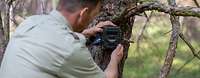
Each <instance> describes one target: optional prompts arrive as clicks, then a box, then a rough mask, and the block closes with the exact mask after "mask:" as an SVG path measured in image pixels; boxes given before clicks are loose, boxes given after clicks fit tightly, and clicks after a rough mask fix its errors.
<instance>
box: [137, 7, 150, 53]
mask: <svg viewBox="0 0 200 78" xmlns="http://www.w3.org/2000/svg"><path fill="white" fill-rule="evenodd" d="M144 15H145V17H146V22H145V24H144V26H142V29H141V30H140V32H139V35H138V37H137V40H136V42H137V48H136V50H139V48H140V40H141V39H142V36H143V33H144V30H145V29H146V27H147V25H148V23H149V21H150V19H151V17H152V15H153V11H151V13H150V15H149V16H148V15H147V14H146V12H144Z"/></svg>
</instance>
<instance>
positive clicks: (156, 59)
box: [123, 12, 200, 78]
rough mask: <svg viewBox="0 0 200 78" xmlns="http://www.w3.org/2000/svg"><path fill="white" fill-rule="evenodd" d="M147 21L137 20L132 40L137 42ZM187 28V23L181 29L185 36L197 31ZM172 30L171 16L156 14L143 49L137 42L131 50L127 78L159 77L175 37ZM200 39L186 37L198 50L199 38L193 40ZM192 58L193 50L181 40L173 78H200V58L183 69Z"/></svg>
mask: <svg viewBox="0 0 200 78" xmlns="http://www.w3.org/2000/svg"><path fill="white" fill-rule="evenodd" d="M193 19H195V18H193ZM145 20H146V19H145V18H144V17H141V16H138V17H137V20H136V22H135V25H134V28H133V38H132V40H134V41H136V40H137V36H138V32H139V31H140V30H141V29H142V26H144V24H145ZM187 21H188V20H187ZM190 21H191V20H190ZM183 23H184V21H183ZM185 25H187V24H183V25H182V27H181V28H182V29H181V30H182V31H181V32H183V33H184V35H185V34H187V33H190V32H191V31H193V30H191V31H190V32H188V29H187V28H186V27H187V26H185ZM198 26H199V25H198ZM170 30H171V23H170V20H169V16H168V15H165V14H162V13H156V12H154V14H153V16H152V18H151V19H150V22H149V23H148V24H147V27H146V29H145V31H144V36H143V37H142V39H141V40H140V47H139V49H138V48H137V43H134V44H131V46H130V48H129V56H128V59H127V61H126V64H125V67H124V73H123V74H124V78H158V76H159V73H160V68H161V67H162V65H163V62H164V59H165V55H166V52H167V49H168V45H169V40H170V35H171V32H170ZM198 31H199V29H198ZM196 36H198V35H193V36H192V37H189V36H186V38H187V39H189V40H190V42H191V43H192V45H193V46H194V47H195V49H196V50H197V51H198V48H200V43H199V41H198V39H196V40H195V39H193V37H196ZM192 58H193V55H192V52H191V51H190V48H188V47H187V45H186V44H185V43H184V42H183V41H182V40H181V39H179V42H178V49H177V53H176V57H175V59H174V62H173V66H172V70H171V73H170V77H169V78H200V74H199V72H200V60H199V59H197V58H195V59H193V60H192V61H190V62H189V63H188V64H186V65H185V66H184V67H182V68H181V66H183V65H184V64H185V63H186V62H187V61H189V60H191V59H192ZM180 69H181V70H180Z"/></svg>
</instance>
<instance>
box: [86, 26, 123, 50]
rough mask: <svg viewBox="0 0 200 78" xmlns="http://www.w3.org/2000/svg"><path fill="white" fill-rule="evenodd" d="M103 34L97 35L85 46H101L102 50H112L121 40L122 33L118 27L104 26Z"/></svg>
mask: <svg viewBox="0 0 200 78" xmlns="http://www.w3.org/2000/svg"><path fill="white" fill-rule="evenodd" d="M102 29H103V32H101V33H98V34H97V35H96V36H95V37H92V38H90V39H89V41H88V42H87V45H90V44H92V45H96V46H101V47H102V49H103V50H114V49H115V48H116V47H117V45H118V44H120V43H121V42H122V40H123V36H122V31H121V29H120V27H118V26H112V25H108V26H104V27H103V28H102Z"/></svg>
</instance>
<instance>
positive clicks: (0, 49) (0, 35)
mask: <svg viewBox="0 0 200 78" xmlns="http://www.w3.org/2000/svg"><path fill="white" fill-rule="evenodd" d="M4 41H5V39H4V30H3V20H2V17H1V11H0V64H1V61H2V58H3V53H4V48H5V47H4Z"/></svg>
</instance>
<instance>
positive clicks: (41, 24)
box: [0, 0, 123, 78]
mask: <svg viewBox="0 0 200 78" xmlns="http://www.w3.org/2000/svg"><path fill="white" fill-rule="evenodd" d="M99 9H100V0H60V2H59V5H58V7H57V10H55V11H52V12H51V13H50V14H49V15H37V16H31V17H29V18H27V20H25V21H24V22H23V23H22V24H21V25H20V26H19V27H18V28H17V29H16V31H15V33H14V34H13V37H12V39H11V40H10V42H9V44H8V46H7V49H6V53H5V56H4V58H3V62H2V65H1V69H0V78H117V76H118V63H119V62H120V60H121V59H122V57H123V46H122V45H120V44H119V46H118V47H117V48H116V49H115V50H114V51H113V53H112V55H111V60H110V63H109V65H108V66H107V68H106V70H105V71H104V72H103V71H102V70H101V69H100V68H99V67H98V66H97V65H96V64H95V63H94V61H93V59H92V57H91V55H90V53H89V51H88V49H87V48H86V45H85V42H86V38H85V37H87V38H89V37H91V36H94V35H95V34H96V33H97V32H101V31H102V29H101V27H103V26H105V25H113V24H112V23H111V22H109V21H106V22H101V23H99V24H98V25H97V26H95V27H93V28H90V29H85V28H87V26H88V24H89V22H90V21H91V20H92V19H93V18H94V16H95V15H97V14H98V12H99ZM84 29H85V30H84Z"/></svg>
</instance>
